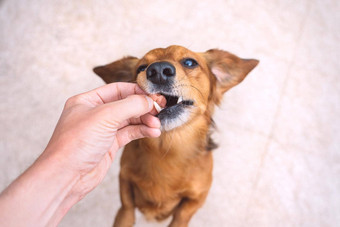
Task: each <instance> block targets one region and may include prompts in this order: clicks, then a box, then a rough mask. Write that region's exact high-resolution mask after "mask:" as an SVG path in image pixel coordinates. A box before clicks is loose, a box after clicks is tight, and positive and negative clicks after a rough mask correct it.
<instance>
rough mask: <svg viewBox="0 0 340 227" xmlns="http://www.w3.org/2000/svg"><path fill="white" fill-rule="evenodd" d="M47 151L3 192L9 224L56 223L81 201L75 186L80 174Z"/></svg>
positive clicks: (6, 221)
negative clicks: (71, 170)
mask: <svg viewBox="0 0 340 227" xmlns="http://www.w3.org/2000/svg"><path fill="white" fill-rule="evenodd" d="M44 153H45V152H44ZM44 153H43V154H42V155H41V156H40V157H39V158H38V159H37V161H36V162H35V163H34V164H33V165H32V166H31V167H30V168H29V169H27V170H26V171H25V172H24V173H23V174H22V175H21V176H19V177H18V178H17V179H16V180H15V181H14V182H13V183H12V184H11V185H10V186H9V187H8V188H7V189H6V190H5V191H4V192H3V193H2V194H1V203H0V209H1V210H2V211H3V212H2V214H0V217H1V218H0V219H3V220H4V221H5V222H4V223H6V224H8V226H12V225H11V224H13V225H15V226H46V225H51V226H56V224H57V223H58V222H59V221H60V220H61V218H62V217H63V216H64V215H65V214H66V212H67V211H68V210H69V209H70V208H71V207H72V206H73V205H74V204H75V203H76V202H77V201H78V200H77V199H78V198H77V195H74V194H72V188H73V186H74V185H75V184H76V183H77V182H78V180H79V177H78V176H77V175H76V174H73V173H72V172H70V171H68V170H67V169H65V168H63V166H62V165H61V163H59V162H58V160H55V159H54V158H52V157H50V156H45V155H44ZM18 222H19V223H18ZM20 222H22V223H20Z"/></svg>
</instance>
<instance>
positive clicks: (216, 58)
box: [203, 49, 259, 94]
mask: <svg viewBox="0 0 340 227" xmlns="http://www.w3.org/2000/svg"><path fill="white" fill-rule="evenodd" d="M203 57H204V58H205V59H206V61H207V64H208V66H209V68H210V71H211V72H212V74H214V76H215V77H216V79H217V89H218V90H219V91H220V92H221V93H222V94H223V93H224V92H226V91H227V90H229V89H230V88H232V87H234V86H235V85H237V84H239V83H240V82H241V81H242V80H243V79H244V78H245V77H246V76H247V74H248V73H249V72H250V71H251V70H253V69H254V68H255V67H256V66H257V64H258V63H259V61H258V60H256V59H241V58H239V57H237V56H236V55H233V54H231V53H229V52H227V51H223V50H218V49H212V50H208V51H207V52H205V53H203Z"/></svg>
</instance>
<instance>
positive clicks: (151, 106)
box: [145, 95, 153, 110]
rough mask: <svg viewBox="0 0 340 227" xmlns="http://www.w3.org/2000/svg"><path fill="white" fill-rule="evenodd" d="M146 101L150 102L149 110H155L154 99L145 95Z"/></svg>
mask: <svg viewBox="0 0 340 227" xmlns="http://www.w3.org/2000/svg"><path fill="white" fill-rule="evenodd" d="M145 98H146V100H148V103H149V110H151V109H152V108H153V100H152V98H150V97H149V96H146V95H145Z"/></svg>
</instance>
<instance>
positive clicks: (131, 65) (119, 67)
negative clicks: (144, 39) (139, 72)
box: [93, 57, 138, 84]
mask: <svg viewBox="0 0 340 227" xmlns="http://www.w3.org/2000/svg"><path fill="white" fill-rule="evenodd" d="M137 62H138V58H135V57H125V58H122V59H120V60H118V61H115V62H112V63H110V64H107V65H104V66H98V67H95V68H94V69H93V71H94V72H95V73H96V74H97V75H98V76H99V77H100V78H102V79H103V80H104V81H105V82H106V83H107V84H108V83H113V82H136V72H134V69H135V66H136V64H137Z"/></svg>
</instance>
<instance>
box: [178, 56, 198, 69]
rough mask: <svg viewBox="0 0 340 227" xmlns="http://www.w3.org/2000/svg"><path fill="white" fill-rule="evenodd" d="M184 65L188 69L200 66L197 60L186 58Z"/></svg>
mask: <svg viewBox="0 0 340 227" xmlns="http://www.w3.org/2000/svg"><path fill="white" fill-rule="evenodd" d="M182 65H183V66H184V67H187V68H195V67H196V66H197V65H198V63H197V61H196V60H195V59H192V58H185V59H183V60H182Z"/></svg>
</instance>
